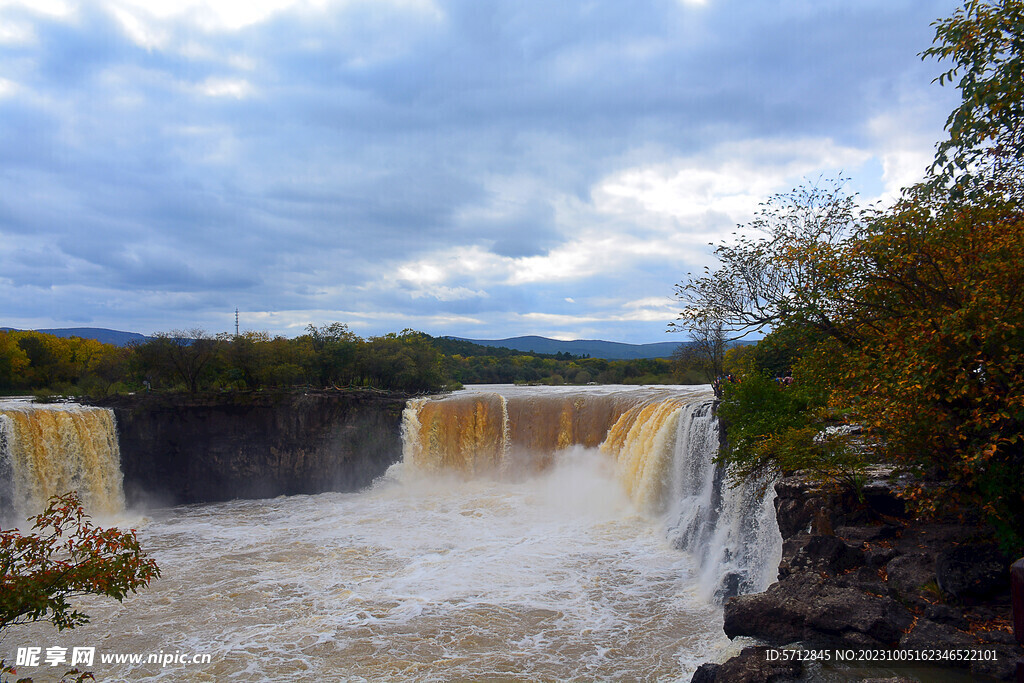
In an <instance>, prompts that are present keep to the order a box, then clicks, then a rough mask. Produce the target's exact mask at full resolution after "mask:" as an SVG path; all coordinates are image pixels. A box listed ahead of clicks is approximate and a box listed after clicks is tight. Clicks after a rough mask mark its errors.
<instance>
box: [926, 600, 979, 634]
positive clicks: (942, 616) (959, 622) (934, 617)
mask: <svg viewBox="0 0 1024 683" xmlns="http://www.w3.org/2000/svg"><path fill="white" fill-rule="evenodd" d="M924 618H925V619H928V620H930V621H934V622H936V623H938V624H946V625H948V626H952V627H953V628H958V629H966V628H968V626H970V623H969V622H968V621H967V619H965V618H964V615H963V612H962V611H961V610H958V609H954V608H953V607H950V606H949V605H929V606H928V608H927V609H925V611H924Z"/></svg>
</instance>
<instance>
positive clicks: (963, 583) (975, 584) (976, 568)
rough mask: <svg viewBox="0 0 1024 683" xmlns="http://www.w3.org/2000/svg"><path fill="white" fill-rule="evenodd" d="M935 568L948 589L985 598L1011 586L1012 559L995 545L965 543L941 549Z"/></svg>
mask: <svg viewBox="0 0 1024 683" xmlns="http://www.w3.org/2000/svg"><path fill="white" fill-rule="evenodd" d="M935 571H936V576H937V580H938V584H939V588H941V589H942V590H943V591H944V592H946V593H948V594H949V595H952V596H953V597H955V598H958V599H960V600H968V601H970V600H983V599H985V598H988V597H991V596H993V595H996V594H997V593H1004V592H1006V591H1008V590H1009V586H1010V573H1009V562H1008V561H1007V559H1006V558H1005V557H1004V556H1003V554H1002V553H1000V552H999V550H998V548H996V547H995V546H994V545H974V544H971V545H962V546H957V547H955V548H951V549H949V550H945V551H943V552H941V553H939V556H938V558H937V560H936V562H935Z"/></svg>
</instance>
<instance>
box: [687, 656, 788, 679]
mask: <svg viewBox="0 0 1024 683" xmlns="http://www.w3.org/2000/svg"><path fill="white" fill-rule="evenodd" d="M767 650H768V648H766V647H746V648H743V650H742V651H741V652H740V654H738V655H737V656H735V657H733V658H732V659H730V660H729V661H727V662H725V663H724V664H701V665H700V667H699V668H698V669H697V670H696V671H695V672H694V674H693V678H691V679H690V683H768V682H770V681H791V680H796V679H798V677H799V676H800V675H801V673H803V664H802V663H801V662H798V661H790V662H781V661H779V662H770V661H768V657H767V655H766V654H765V653H766V652H767Z"/></svg>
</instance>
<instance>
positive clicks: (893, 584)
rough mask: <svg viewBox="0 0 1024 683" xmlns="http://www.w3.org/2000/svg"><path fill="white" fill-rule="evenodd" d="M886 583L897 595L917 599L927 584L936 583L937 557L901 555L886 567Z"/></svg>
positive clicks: (915, 554)
mask: <svg viewBox="0 0 1024 683" xmlns="http://www.w3.org/2000/svg"><path fill="white" fill-rule="evenodd" d="M885 573H886V577H887V579H886V582H887V583H888V585H889V588H891V589H892V590H894V591H895V592H896V594H897V595H899V596H901V597H904V598H909V597H916V596H917V594H918V593H919V592H920V591H921V589H922V588H923V587H924V586H925V584H927V583H929V582H932V581H935V557H934V556H932V555H930V554H928V553H914V554H911V555H900V556H899V557H895V558H893V559H892V560H890V561H889V562H888V564H886V565H885Z"/></svg>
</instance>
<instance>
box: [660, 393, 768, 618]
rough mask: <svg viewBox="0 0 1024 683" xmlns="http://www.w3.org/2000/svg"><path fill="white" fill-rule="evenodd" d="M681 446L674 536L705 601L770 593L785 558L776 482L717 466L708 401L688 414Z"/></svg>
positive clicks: (714, 428)
mask: <svg viewBox="0 0 1024 683" xmlns="http://www.w3.org/2000/svg"><path fill="white" fill-rule="evenodd" d="M677 444H678V445H677V446H676V457H675V463H674V464H675V466H674V469H673V480H672V495H671V500H672V504H671V509H670V511H669V513H668V515H667V520H668V532H669V537H670V538H671V539H672V540H673V542H674V543H675V545H676V547H678V548H681V549H683V550H686V551H688V552H690V553H692V554H693V555H694V556H695V557H696V558H697V559H698V560H699V564H700V570H701V571H700V585H701V588H702V591H703V593H704V595H705V597H708V598H712V597H713V598H714V599H716V600H719V601H720V600H722V599H724V598H726V597H729V596H732V595H739V594H744V593H756V592H758V591H762V590H764V589H765V588H767V587H768V586H769V585H770V584H771V583H772V582H773V581H774V580H775V577H776V574H777V571H776V570H777V567H778V566H779V561H780V560H781V558H782V536H781V534H780V533H779V525H778V522H777V520H776V518H775V507H774V489H773V487H772V486H771V483H772V482H770V481H767V480H762V479H755V480H750V481H746V482H743V483H740V484H738V485H732V483H731V482H730V481H729V480H728V475H727V472H726V469H725V467H723V466H722V465H720V464H717V463H715V455H716V454H717V452H718V445H719V430H718V419H717V418H716V417H715V415H714V413H713V410H712V404H711V403H710V402H705V403H701V404H696V405H691V406H688V407H687V409H684V411H683V416H682V419H681V420H680V422H679V427H678V442H677Z"/></svg>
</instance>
